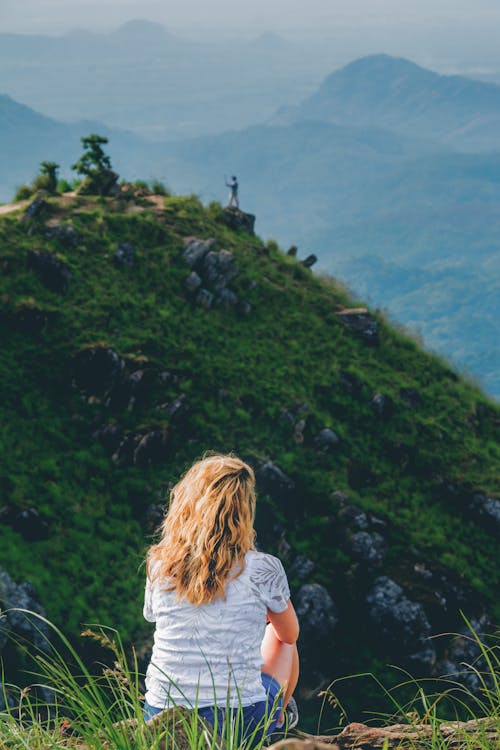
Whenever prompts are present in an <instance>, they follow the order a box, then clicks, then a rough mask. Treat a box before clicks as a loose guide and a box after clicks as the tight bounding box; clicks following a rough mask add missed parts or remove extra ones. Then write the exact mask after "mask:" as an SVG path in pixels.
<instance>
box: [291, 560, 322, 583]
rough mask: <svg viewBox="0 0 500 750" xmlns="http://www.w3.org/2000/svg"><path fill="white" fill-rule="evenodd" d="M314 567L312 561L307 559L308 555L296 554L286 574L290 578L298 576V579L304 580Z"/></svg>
mask: <svg viewBox="0 0 500 750" xmlns="http://www.w3.org/2000/svg"><path fill="white" fill-rule="evenodd" d="M315 567H316V566H315V565H314V563H313V561H312V560H309V558H308V557H304V556H303V555H298V556H297V557H296V558H295V560H294V561H293V563H292V564H291V566H290V569H289V571H288V574H289V576H290V578H298V579H299V581H305V579H306V578H309V576H310V575H311V573H312V572H313V571H314V568H315Z"/></svg>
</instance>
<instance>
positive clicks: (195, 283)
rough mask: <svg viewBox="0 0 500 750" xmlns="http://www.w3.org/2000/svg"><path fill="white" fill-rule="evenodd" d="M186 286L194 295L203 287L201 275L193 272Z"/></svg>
mask: <svg viewBox="0 0 500 750" xmlns="http://www.w3.org/2000/svg"><path fill="white" fill-rule="evenodd" d="M184 286H185V287H186V289H187V290H188V292H189V293H190V294H194V292H196V290H197V289H199V288H200V286H201V278H200V276H199V274H197V273H196V271H191V273H190V274H189V276H188V277H187V278H186V280H185V282H184Z"/></svg>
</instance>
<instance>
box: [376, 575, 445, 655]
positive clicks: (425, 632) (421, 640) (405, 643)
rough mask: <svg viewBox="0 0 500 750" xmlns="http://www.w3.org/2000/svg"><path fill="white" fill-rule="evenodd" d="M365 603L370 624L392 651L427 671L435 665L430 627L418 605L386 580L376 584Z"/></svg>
mask: <svg viewBox="0 0 500 750" xmlns="http://www.w3.org/2000/svg"><path fill="white" fill-rule="evenodd" d="M367 603H368V607H369V617H370V620H371V621H372V623H373V625H374V627H375V628H376V629H377V633H378V634H379V636H380V637H381V638H382V639H383V640H384V641H385V644H386V646H387V647H389V648H390V649H391V651H394V652H395V653H397V654H398V655H400V656H402V657H404V658H405V659H406V660H407V661H408V662H410V663H413V664H415V665H418V666H420V667H424V668H427V669H428V668H430V667H431V666H432V664H434V662H435V659H436V652H435V649H434V645H433V643H432V641H430V640H429V636H430V634H431V626H430V623H429V620H428V618H427V615H426V613H425V610H424V608H423V606H422V605H421V604H420V603H418V602H413V601H411V600H410V599H409V598H408V597H407V596H406V594H405V593H404V591H403V589H402V588H401V586H398V584H397V583H396V582H395V581H393V580H391V579H390V578H388V577H387V576H381V577H380V578H377V579H376V580H375V582H374V584H373V587H372V589H371V591H370V592H369V594H368V596H367Z"/></svg>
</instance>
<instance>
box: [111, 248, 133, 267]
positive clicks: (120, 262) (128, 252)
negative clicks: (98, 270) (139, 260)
mask: <svg viewBox="0 0 500 750" xmlns="http://www.w3.org/2000/svg"><path fill="white" fill-rule="evenodd" d="M113 261H114V264H115V266H118V268H132V267H133V265H134V263H135V250H134V248H133V246H132V245H131V244H130V242H120V244H119V245H118V247H117V248H116V250H115V252H114V255H113Z"/></svg>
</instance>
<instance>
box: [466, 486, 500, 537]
mask: <svg viewBox="0 0 500 750" xmlns="http://www.w3.org/2000/svg"><path fill="white" fill-rule="evenodd" d="M467 515H468V516H469V517H470V518H471V519H472V520H473V521H475V522H476V523H477V524H479V525H481V526H483V527H484V528H485V529H487V530H488V531H490V532H491V533H492V534H493V535H494V536H496V537H497V538H498V539H500V500H499V499H498V498H496V497H487V496H486V495H479V494H477V495H473V496H472V497H471V498H470V500H469V503H468V506H467Z"/></svg>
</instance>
